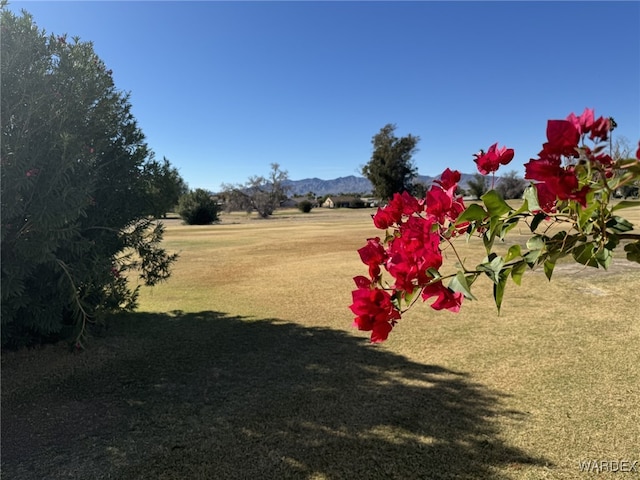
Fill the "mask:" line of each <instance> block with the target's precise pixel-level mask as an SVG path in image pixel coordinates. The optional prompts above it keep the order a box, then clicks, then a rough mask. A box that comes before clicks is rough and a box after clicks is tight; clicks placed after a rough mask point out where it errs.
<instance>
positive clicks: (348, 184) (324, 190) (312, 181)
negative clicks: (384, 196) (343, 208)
mask: <svg viewBox="0 0 640 480" xmlns="http://www.w3.org/2000/svg"><path fill="white" fill-rule="evenodd" d="M436 178H438V177H429V176H427V175H418V176H417V178H416V181H418V182H420V183H424V184H426V185H427V186H429V185H431V184H432V183H433V181H434V180H435V179H436ZM472 178H473V175H471V174H468V173H463V174H461V179H460V187H462V188H466V186H467V181H469V180H470V179H472ZM286 185H287V186H289V187H290V195H305V194H307V193H309V192H313V193H314V195H316V196H325V195H338V194H340V193H360V194H363V195H366V194H370V193H371V191H372V190H373V188H372V185H371V182H370V181H369V180H367V179H366V178H364V177H357V176H355V175H349V176H348V177H339V178H334V179H333V180H322V179H320V178H305V179H302V180H287V182H286Z"/></svg>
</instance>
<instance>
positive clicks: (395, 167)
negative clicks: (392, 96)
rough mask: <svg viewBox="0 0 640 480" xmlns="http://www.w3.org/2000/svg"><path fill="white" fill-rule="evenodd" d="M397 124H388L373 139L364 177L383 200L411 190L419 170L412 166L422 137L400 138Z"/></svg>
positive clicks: (409, 136) (364, 168) (375, 193)
mask: <svg viewBox="0 0 640 480" xmlns="http://www.w3.org/2000/svg"><path fill="white" fill-rule="evenodd" d="M395 130H396V125H394V124H391V123H389V124H387V125H385V126H384V127H382V128H381V129H380V131H379V132H378V133H377V134H376V135H374V136H373V138H372V139H371V143H372V144H373V153H372V155H371V159H370V160H369V163H367V164H366V165H365V166H364V167H363V168H362V174H363V175H364V176H365V177H366V178H368V179H369V181H370V182H371V183H372V185H373V194H374V195H375V196H377V197H379V198H381V199H390V198H392V197H393V194H394V193H402V192H403V191H405V190H406V191H409V192H411V191H412V188H413V179H414V178H415V177H416V175H417V174H418V171H417V169H416V167H415V165H414V164H413V154H414V153H415V152H416V151H417V148H416V147H417V144H418V142H419V141H420V137H417V136H413V135H411V134H409V135H407V136H406V137H401V138H398V137H396V136H395V134H394V132H395Z"/></svg>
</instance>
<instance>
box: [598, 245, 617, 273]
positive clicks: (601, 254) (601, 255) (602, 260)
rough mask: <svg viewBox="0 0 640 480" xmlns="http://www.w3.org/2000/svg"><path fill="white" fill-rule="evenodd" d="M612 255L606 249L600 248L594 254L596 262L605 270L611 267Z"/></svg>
mask: <svg viewBox="0 0 640 480" xmlns="http://www.w3.org/2000/svg"><path fill="white" fill-rule="evenodd" d="M612 259H613V253H612V252H611V250H609V249H608V248H602V249H600V250H598V253H596V261H597V262H598V263H599V264H600V265H601V266H602V267H603V268H604V269H605V270H606V269H607V268H609V266H610V265H611V260H612Z"/></svg>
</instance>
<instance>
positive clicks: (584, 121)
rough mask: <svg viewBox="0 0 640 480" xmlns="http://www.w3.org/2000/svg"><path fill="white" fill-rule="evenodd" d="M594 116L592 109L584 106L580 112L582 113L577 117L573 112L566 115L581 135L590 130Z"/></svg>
mask: <svg viewBox="0 0 640 480" xmlns="http://www.w3.org/2000/svg"><path fill="white" fill-rule="evenodd" d="M594 118H595V116H594V113H593V110H592V109H590V108H585V109H584V112H582V115H580V116H579V117H576V115H575V114H574V113H570V114H569V116H568V117H567V121H568V122H571V123H572V124H573V126H574V127H575V128H576V130H577V131H578V133H579V134H580V135H582V134H585V133H589V132H590V131H591V127H592V126H593V120H594Z"/></svg>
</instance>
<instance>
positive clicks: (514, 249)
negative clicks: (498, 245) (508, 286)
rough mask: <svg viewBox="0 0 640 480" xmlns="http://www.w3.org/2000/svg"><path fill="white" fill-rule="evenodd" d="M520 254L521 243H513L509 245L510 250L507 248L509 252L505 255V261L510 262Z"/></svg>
mask: <svg viewBox="0 0 640 480" xmlns="http://www.w3.org/2000/svg"><path fill="white" fill-rule="evenodd" d="M520 255H522V249H521V248H520V245H511V246H510V247H509V250H507V254H506V255H505V257H504V261H505V262H510V261H511V260H513V259H514V258H516V257H519V256H520Z"/></svg>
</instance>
